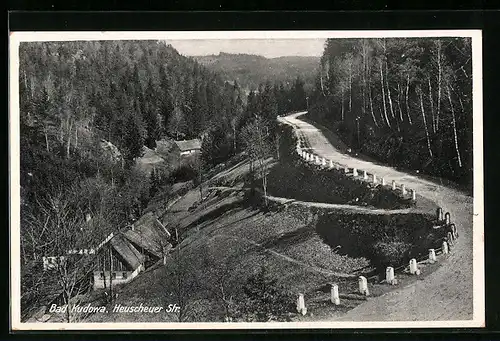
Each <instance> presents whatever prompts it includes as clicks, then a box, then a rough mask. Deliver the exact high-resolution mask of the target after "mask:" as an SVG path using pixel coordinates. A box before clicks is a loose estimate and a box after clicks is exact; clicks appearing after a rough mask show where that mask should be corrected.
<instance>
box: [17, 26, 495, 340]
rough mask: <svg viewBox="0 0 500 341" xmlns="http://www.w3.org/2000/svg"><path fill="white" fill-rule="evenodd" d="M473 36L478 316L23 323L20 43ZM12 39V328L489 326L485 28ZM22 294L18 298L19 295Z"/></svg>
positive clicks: (475, 300) (90, 34)
mask: <svg viewBox="0 0 500 341" xmlns="http://www.w3.org/2000/svg"><path fill="white" fill-rule="evenodd" d="M458 36H461V37H471V38H472V70H473V72H472V75H473V81H472V84H473V117H474V118H473V139H474V141H473V150H474V155H473V158H474V204H473V207H474V208H473V211H474V214H473V269H474V270H473V271H474V274H473V319H472V320H464V321H398V322H385V321H384V322H382V321H380V322H363V321H360V322H336V321H332V322H299V323H290V322H285V323H281V322H280V323H278V322H276V323H223V322H221V323H21V322H20V316H21V315H20V299H19V298H20V292H21V289H20V247H19V246H20V226H19V221H20V193H19V192H20V191H19V186H20V174H19V169H20V160H19V82H18V79H19V58H18V51H19V44H20V43H21V42H30V41H31V42H32V41H75V40H200V39H315V38H317V39H326V38H381V37H385V38H391V37H401V38H404V37H406V38H410V37H458ZM9 37H10V42H9V57H10V58H9V95H10V106H9V109H10V110H9V111H10V112H9V137H10V146H9V185H10V186H9V194H10V299H11V300H10V313H11V314H10V321H11V328H12V330H97V329H103V330H105V329H112V330H138V329H139V330H141V329H142V330H143V329H150V330H200V329H217V330H223V329H228V330H231V329H292V330H293V329H338V328H346V329H352V328H357V329H359V328H443V327H445V328H463V327H472V328H474V327H484V326H485V296H484V295H485V293H484V197H483V193H484V184H483V103H482V100H483V99H482V35H481V30H390V31H206V32H204V31H157V32H154V31H147V32H118V31H110V32H94V31H88V32H11V33H10V36H9ZM13 298H16V299H13Z"/></svg>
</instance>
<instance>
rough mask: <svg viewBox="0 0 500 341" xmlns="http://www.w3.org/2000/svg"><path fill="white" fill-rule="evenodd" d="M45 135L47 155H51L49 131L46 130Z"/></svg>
mask: <svg viewBox="0 0 500 341" xmlns="http://www.w3.org/2000/svg"><path fill="white" fill-rule="evenodd" d="M44 135H45V147H46V148H47V153H50V148H49V136H48V134H47V129H44Z"/></svg>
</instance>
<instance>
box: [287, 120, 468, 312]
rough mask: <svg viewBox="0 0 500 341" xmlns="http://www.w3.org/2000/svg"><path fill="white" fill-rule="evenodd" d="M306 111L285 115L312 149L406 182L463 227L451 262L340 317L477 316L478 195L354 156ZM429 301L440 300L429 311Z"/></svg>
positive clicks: (320, 153)
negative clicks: (475, 225)
mask: <svg viewBox="0 0 500 341" xmlns="http://www.w3.org/2000/svg"><path fill="white" fill-rule="evenodd" d="M304 114H306V113H305V112H301V113H296V114H292V115H290V116H287V117H284V118H280V119H281V121H282V122H284V123H286V124H289V125H292V126H294V127H296V129H298V133H299V134H300V135H301V136H302V137H303V138H304V140H306V141H307V142H308V144H309V146H310V148H311V149H312V150H314V152H315V153H316V154H318V155H320V156H323V157H326V158H328V159H331V160H334V161H336V162H338V163H340V164H342V165H345V166H349V167H356V168H358V169H360V170H366V171H367V172H369V173H372V174H377V176H379V177H384V178H385V179H386V180H387V181H391V180H395V181H396V182H397V183H405V184H406V185H407V186H408V187H410V188H413V189H415V190H416V191H417V193H418V194H419V195H420V196H422V197H424V198H426V199H428V200H431V201H433V202H435V203H436V204H437V205H438V206H440V207H442V208H443V210H444V211H445V212H446V211H449V212H450V213H451V217H452V221H453V222H454V223H455V224H456V225H457V226H458V228H459V233H460V240H459V242H458V244H457V245H456V246H455V248H454V250H453V253H452V254H451V255H450V256H449V259H448V261H447V265H446V266H443V267H441V268H440V269H439V270H438V271H436V272H434V273H432V274H431V275H430V276H429V277H428V278H427V279H426V280H425V281H417V282H414V283H412V284H410V285H408V286H405V287H403V288H401V289H400V290H397V291H395V292H392V293H390V294H388V295H384V296H382V297H379V298H377V299H373V300H370V301H369V302H366V303H365V304H363V305H361V306H359V307H357V308H355V309H353V310H351V311H349V312H348V313H347V314H346V315H344V316H342V318H341V320H344V321H351V320H356V321H359V320H362V321H376V320H388V321H408V320H414V321H415V320H418V321H435V320H470V319H472V317H473V266H472V263H473V261H472V260H473V258H472V256H473V252H472V245H473V229H472V226H473V225H472V218H473V198H472V197H470V196H468V195H467V194H465V193H463V192H462V191H460V190H457V189H455V188H452V187H451V186H447V185H443V183H441V182H437V181H430V180H427V179H424V178H422V177H419V176H416V175H410V174H408V173H405V172H402V171H399V170H396V169H394V168H391V167H388V166H385V165H383V164H377V163H375V162H371V161H369V160H367V159H366V158H360V157H356V156H353V155H351V154H349V153H348V152H347V150H346V149H343V147H345V146H343V145H342V144H341V143H340V144H338V145H337V144H336V143H335V141H337V140H338V138H336V136H335V134H333V133H332V132H330V131H328V130H326V129H324V128H322V127H316V126H315V125H313V124H311V123H308V122H307V121H306V120H304V119H303V118H302V115H304ZM426 302H436V303H439V304H436V306H435V307H433V309H429V306H428V304H426Z"/></svg>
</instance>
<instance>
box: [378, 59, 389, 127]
mask: <svg viewBox="0 0 500 341" xmlns="http://www.w3.org/2000/svg"><path fill="white" fill-rule="evenodd" d="M379 66H380V85H381V87H382V103H383V105H384V119H385V122H386V123H387V125H388V126H389V128H390V127H391V123H390V122H389V117H387V107H386V104H385V90H384V73H383V70H382V61H379Z"/></svg>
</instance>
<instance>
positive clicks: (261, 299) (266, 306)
mask: <svg viewBox="0 0 500 341" xmlns="http://www.w3.org/2000/svg"><path fill="white" fill-rule="evenodd" d="M243 292H244V293H245V296H246V297H245V301H244V304H243V309H242V315H243V316H242V318H243V319H244V320H246V321H248V322H268V321H289V316H290V314H291V313H292V312H293V309H294V299H293V297H292V295H291V294H290V293H289V292H287V291H286V290H285V288H283V286H281V285H279V284H278V280H277V279H276V278H273V277H272V276H271V275H270V273H269V270H268V269H267V268H266V267H264V266H263V267H262V268H261V269H260V270H259V272H257V273H256V274H254V275H252V276H250V277H249V278H248V279H247V282H246V284H245V285H244V287H243Z"/></svg>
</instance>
